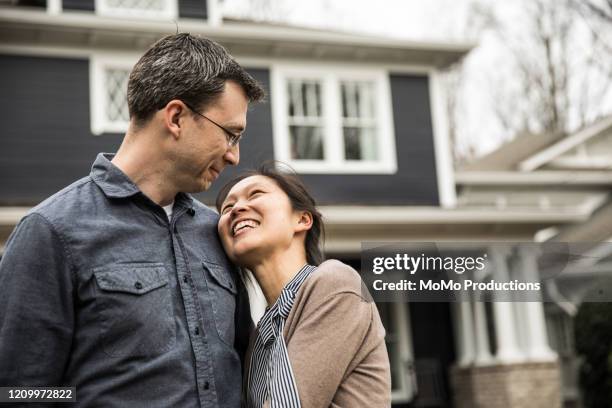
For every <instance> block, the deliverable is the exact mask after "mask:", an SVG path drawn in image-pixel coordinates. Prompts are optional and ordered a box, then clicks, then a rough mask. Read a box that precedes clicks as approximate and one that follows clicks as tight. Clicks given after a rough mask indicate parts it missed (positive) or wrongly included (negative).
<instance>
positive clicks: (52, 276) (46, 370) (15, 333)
mask: <svg viewBox="0 0 612 408" xmlns="http://www.w3.org/2000/svg"><path fill="white" fill-rule="evenodd" d="M70 261H71V260H70V255H69V253H68V252H67V250H66V247H65V246H64V242H63V241H62V238H61V237H60V235H58V233H57V231H56V230H55V229H54V228H53V226H52V225H51V224H50V223H49V221H47V220H46V219H45V218H44V217H43V216H41V215H39V214H30V215H28V216H27V217H26V218H24V219H23V220H22V221H21V222H20V223H19V224H18V226H17V227H16V229H15V230H14V231H13V233H12V234H11V236H10V238H9V240H8V243H7V246H6V249H5V252H4V255H3V256H2V260H0V367H2V369H0V386H18V385H19V386H58V385H62V384H61V382H62V377H63V374H64V370H65V366H66V363H67V361H68V357H69V353H70V349H71V344H72V333H73V327H74V308H73V294H72V293H73V281H72V270H71V269H72V268H71V266H70V265H71V262H70Z"/></svg>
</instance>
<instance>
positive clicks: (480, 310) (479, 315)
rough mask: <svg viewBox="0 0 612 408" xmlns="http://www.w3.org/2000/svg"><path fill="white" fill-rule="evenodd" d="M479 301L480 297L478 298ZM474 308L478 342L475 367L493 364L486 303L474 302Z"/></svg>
mask: <svg viewBox="0 0 612 408" xmlns="http://www.w3.org/2000/svg"><path fill="white" fill-rule="evenodd" d="M476 299H478V297H476ZM472 305H473V307H474V333H475V336H474V340H475V341H476V353H475V354H476V355H475V361H474V363H475V365H488V364H491V363H492V362H493V357H492V356H491V346H490V345H489V337H488V334H487V317H486V311H485V307H484V302H482V301H474V302H472Z"/></svg>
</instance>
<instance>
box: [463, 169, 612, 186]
mask: <svg viewBox="0 0 612 408" xmlns="http://www.w3.org/2000/svg"><path fill="white" fill-rule="evenodd" d="M455 182H456V183H457V184H461V185H463V184H468V185H473V186H495V187H501V186H512V185H546V186H552V187H555V186H556V187H564V186H573V185H601V186H608V185H612V171H584V172H576V171H563V170H561V171H556V170H538V171H534V172H529V173H520V172H516V171H458V172H457V173H456V174H455Z"/></svg>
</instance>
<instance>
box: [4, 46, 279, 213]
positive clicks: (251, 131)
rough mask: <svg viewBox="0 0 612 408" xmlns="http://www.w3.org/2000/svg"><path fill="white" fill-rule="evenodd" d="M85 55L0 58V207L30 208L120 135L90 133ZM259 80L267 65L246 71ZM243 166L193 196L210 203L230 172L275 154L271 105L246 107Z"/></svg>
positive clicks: (85, 169)
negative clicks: (0, 126) (81, 57)
mask: <svg viewBox="0 0 612 408" xmlns="http://www.w3.org/2000/svg"><path fill="white" fill-rule="evenodd" d="M88 64H89V63H88V61H87V60H74V59H62V58H43V57H24V56H11V55H0V89H3V90H6V91H7V94H8V95H10V97H7V98H2V99H0V115H1V117H0V119H2V122H3V123H4V124H5V126H4V127H3V130H4V133H3V135H2V137H0V205H31V204H36V203H38V202H40V201H42V200H43V199H44V198H46V197H47V196H49V195H51V194H53V193H54V192H56V191H58V190H60V189H61V188H63V187H64V186H66V185H68V184H70V183H71V182H73V181H75V180H77V179H79V178H81V177H83V176H85V175H87V174H89V170H90V167H91V163H92V162H93V160H94V159H95V156H96V154H97V153H98V152H114V151H116V150H117V148H118V147H119V145H120V143H121V139H122V135H118V134H115V135H111V134H104V135H101V136H94V135H92V134H91V131H90V115H89V70H88V66H89V65H88ZM249 72H251V74H252V75H253V76H254V77H255V78H256V79H257V80H258V81H260V82H261V83H262V85H264V87H265V88H266V90H267V89H268V86H269V85H268V84H269V79H268V78H269V74H268V70H266V69H256V70H249ZM247 121H248V131H247V133H246V135H245V137H244V143H241V146H240V147H241V165H240V167H239V168H230V169H228V170H226V172H224V173H223V174H222V175H221V177H220V180H219V181H218V182H217V183H216V184H215V187H214V188H213V189H212V190H211V191H209V192H207V193H205V194H201V195H199V197H200V198H203V199H206V201H211V202H212V201H213V200H214V197H215V196H216V192H217V190H218V189H219V188H220V186H221V185H222V183H224V181H226V180H227V179H228V178H229V177H230V176H231V175H233V174H236V172H237V171H239V170H240V169H244V168H251V167H253V166H255V164H257V163H259V162H261V161H263V160H267V159H271V158H273V148H272V128H271V123H272V122H271V116H270V106H269V104H267V103H264V104H259V105H257V106H254V107H252V108H251V109H250V110H249V114H248V118H247Z"/></svg>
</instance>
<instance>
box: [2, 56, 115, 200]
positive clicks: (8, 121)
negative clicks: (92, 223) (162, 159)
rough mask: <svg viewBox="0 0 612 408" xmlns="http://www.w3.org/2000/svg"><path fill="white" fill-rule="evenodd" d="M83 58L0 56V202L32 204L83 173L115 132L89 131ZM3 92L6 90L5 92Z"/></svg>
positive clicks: (108, 145) (109, 147)
mask: <svg viewBox="0 0 612 408" xmlns="http://www.w3.org/2000/svg"><path fill="white" fill-rule="evenodd" d="M88 66H89V63H88V61H87V60H74V59H55V58H38V57H24V56H11V55H0V89H2V90H4V91H5V92H6V93H5V97H4V98H0V115H1V116H2V117H1V119H2V123H3V129H2V130H3V133H2V136H0V204H3V205H29V204H36V203H38V202H40V201H42V199H44V198H45V197H47V196H48V195H51V194H52V193H54V192H56V191H57V190H59V189H61V188H62V187H64V186H66V185H68V184H70V183H71V182H73V181H74V180H77V179H79V178H80V177H83V176H85V175H87V174H89V170H90V167H91V163H92V162H93V160H94V159H95V156H96V153H97V152H100V151H107V152H108V151H114V150H115V149H116V148H117V146H118V145H119V142H120V140H121V137H120V136H119V135H104V136H93V135H92V134H91V132H90V126H89V74H88V69H89V68H88ZM7 95H10V96H8V97H6V96H7Z"/></svg>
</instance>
